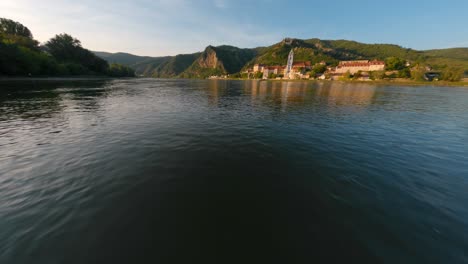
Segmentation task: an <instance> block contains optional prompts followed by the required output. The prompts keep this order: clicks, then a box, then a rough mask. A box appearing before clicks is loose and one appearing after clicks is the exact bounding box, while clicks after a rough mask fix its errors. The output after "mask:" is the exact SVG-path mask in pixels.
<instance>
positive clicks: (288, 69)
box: [284, 49, 294, 78]
mask: <svg viewBox="0 0 468 264" xmlns="http://www.w3.org/2000/svg"><path fill="white" fill-rule="evenodd" d="M293 63H294V49H292V50H291V52H289V56H288V64H287V66H286V70H285V71H284V77H285V78H290V75H291V72H292V68H293Z"/></svg>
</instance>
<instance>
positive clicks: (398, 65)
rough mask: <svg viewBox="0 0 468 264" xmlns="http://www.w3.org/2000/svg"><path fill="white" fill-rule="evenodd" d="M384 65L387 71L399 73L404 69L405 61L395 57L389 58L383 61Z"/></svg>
mask: <svg viewBox="0 0 468 264" xmlns="http://www.w3.org/2000/svg"><path fill="white" fill-rule="evenodd" d="M385 65H386V69H387V70H388V71H399V70H403V69H404V68H405V67H406V60H404V59H401V58H397V57H390V58H387V59H386V60H385Z"/></svg>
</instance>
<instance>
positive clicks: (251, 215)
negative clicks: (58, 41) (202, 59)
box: [0, 79, 468, 264]
mask: <svg viewBox="0 0 468 264" xmlns="http://www.w3.org/2000/svg"><path fill="white" fill-rule="evenodd" d="M0 88H1V89H0V263H2V264H3V263H5V264H9V263H15V264H18V263H34V264H42V263H47V264H49V263H52V264H53V263H350V262H358V263H466V262H468V89H466V88H444V87H429V86H428V87H396V86H391V85H382V86H377V85H374V84H352V83H339V82H334V83H331V82H324V83H314V82H258V81H214V80H213V81H208V80H207V81H204V80H153V79H134V80H75V81H60V80H55V81H34V80H32V81H2V82H0Z"/></svg>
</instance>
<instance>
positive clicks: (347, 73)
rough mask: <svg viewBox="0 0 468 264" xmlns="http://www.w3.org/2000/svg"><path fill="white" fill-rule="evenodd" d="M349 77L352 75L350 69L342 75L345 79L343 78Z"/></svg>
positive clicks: (347, 78)
mask: <svg viewBox="0 0 468 264" xmlns="http://www.w3.org/2000/svg"><path fill="white" fill-rule="evenodd" d="M351 77H353V76H352V75H351V72H350V71H347V72H346V73H345V74H344V75H343V79H345V80H349V79H351Z"/></svg>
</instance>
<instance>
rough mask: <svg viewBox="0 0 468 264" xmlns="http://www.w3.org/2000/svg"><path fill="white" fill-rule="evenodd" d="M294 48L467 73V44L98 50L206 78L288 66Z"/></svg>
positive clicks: (143, 69)
mask: <svg viewBox="0 0 468 264" xmlns="http://www.w3.org/2000/svg"><path fill="white" fill-rule="evenodd" d="M291 49H294V54H295V55H294V58H295V60H296V61H311V62H312V63H313V64H315V63H318V62H321V61H325V62H326V63H327V64H329V65H337V64H338V62H339V61H341V60H358V59H368V60H371V59H380V60H384V59H386V58H389V57H398V58H402V59H405V60H408V61H412V62H420V63H425V64H427V65H429V66H431V67H433V68H435V69H444V68H445V67H447V66H456V67H463V68H464V69H465V71H467V72H468V48H454V49H440V50H427V51H418V50H413V49H407V48H403V47H401V46H398V45H392V44H365V43H360V42H356V41H349V40H320V39H307V40H301V39H285V40H283V41H281V42H279V43H276V44H274V45H272V46H268V47H259V48H253V49H241V48H237V47H233V46H218V47H213V46H208V47H207V48H206V49H205V50H204V51H203V52H198V53H193V54H183V55H177V56H167V57H144V56H136V55H132V54H128V53H106V52H95V54H96V55H98V56H100V57H101V58H103V59H105V60H107V61H108V62H117V63H121V64H125V65H128V66H130V67H132V68H134V69H135V71H136V73H137V74H138V75H144V76H148V77H155V78H206V77H208V76H211V75H224V74H233V73H238V72H241V71H243V70H246V69H247V68H249V67H252V66H253V65H254V64H256V63H260V64H265V65H284V64H285V63H286V61H287V57H288V54H289V52H290V51H291Z"/></svg>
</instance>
